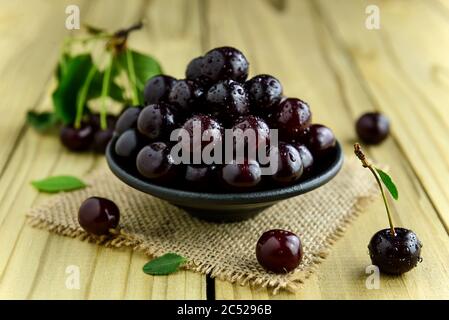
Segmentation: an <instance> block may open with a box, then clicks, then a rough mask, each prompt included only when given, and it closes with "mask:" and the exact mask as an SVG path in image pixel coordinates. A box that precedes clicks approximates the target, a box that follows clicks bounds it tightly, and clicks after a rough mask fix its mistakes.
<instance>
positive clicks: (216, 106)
mask: <svg viewBox="0 0 449 320" xmlns="http://www.w3.org/2000/svg"><path fill="white" fill-rule="evenodd" d="M205 104H206V107H207V108H208V111H210V112H211V113H212V115H214V116H215V117H216V118H218V119H222V120H223V121H233V120H235V119H237V118H238V117H239V116H242V115H246V114H248V113H249V111H250V110H249V99H248V94H247V92H246V89H245V88H244V87H243V85H242V84H240V83H238V82H236V81H233V80H224V81H220V82H217V83H216V84H214V85H213V86H212V87H210V89H209V90H208V91H207V93H206V99H205Z"/></svg>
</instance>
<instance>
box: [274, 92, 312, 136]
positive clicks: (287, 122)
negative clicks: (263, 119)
mask: <svg viewBox="0 0 449 320" xmlns="http://www.w3.org/2000/svg"><path fill="white" fill-rule="evenodd" d="M311 120H312V113H311V111H310V108H309V106H308V105H307V103H305V102H304V101H302V100H300V99H296V98H288V99H285V100H284V101H282V102H281V103H280V104H279V106H278V107H277V109H276V112H275V114H274V116H273V122H274V123H273V124H274V125H275V126H276V127H277V128H278V129H279V137H280V138H281V139H282V140H285V141H288V142H292V143H293V142H301V141H302V140H303V139H304V135H305V131H306V129H307V128H308V127H309V125H310V122H311Z"/></svg>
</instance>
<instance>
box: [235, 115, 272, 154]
mask: <svg viewBox="0 0 449 320" xmlns="http://www.w3.org/2000/svg"><path fill="white" fill-rule="evenodd" d="M232 130H234V136H235V137H236V138H235V139H236V143H235V147H236V150H239V149H240V150H241V152H243V151H244V152H248V151H251V152H253V151H255V152H257V150H258V149H259V146H261V147H266V146H267V145H268V143H269V140H270V128H269V127H268V125H267V124H266V123H265V121H264V120H262V119H261V118H259V117H256V116H253V115H247V116H242V117H240V118H238V120H237V121H236V123H235V125H234V127H233V128H232ZM237 130H241V131H237ZM239 132H240V133H241V134H237V133H239ZM249 136H251V137H252V138H253V139H252V141H251V143H250V141H249V140H246V139H247V138H246V139H245V137H249ZM242 154H243V153H242ZM254 156H256V154H254Z"/></svg>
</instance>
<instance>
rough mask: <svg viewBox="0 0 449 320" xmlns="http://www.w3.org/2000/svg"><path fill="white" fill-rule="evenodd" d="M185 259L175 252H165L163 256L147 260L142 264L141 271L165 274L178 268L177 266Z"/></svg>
mask: <svg viewBox="0 0 449 320" xmlns="http://www.w3.org/2000/svg"><path fill="white" fill-rule="evenodd" d="M186 261H187V259H186V258H184V257H182V256H180V255H178V254H176V253H166V254H164V255H163V256H161V257H159V258H156V259H153V260H151V261H149V262H147V263H146V264H145V265H144V266H143V272H145V273H146V274H150V275H156V276H160V275H167V274H171V273H174V272H176V271H178V270H179V267H180V266H181V265H182V264H184V263H185V262H186Z"/></svg>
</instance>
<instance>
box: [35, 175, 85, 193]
mask: <svg viewBox="0 0 449 320" xmlns="http://www.w3.org/2000/svg"><path fill="white" fill-rule="evenodd" d="M31 184H32V185H33V186H34V187H35V188H36V189H37V190H39V191H41V192H46V193H56V192H60V191H73V190H76V189H82V188H85V187H86V186H87V184H86V183H84V182H83V181H82V180H80V179H78V178H77V177H73V176H53V177H48V178H45V179H42V180H36V181H33V182H31Z"/></svg>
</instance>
